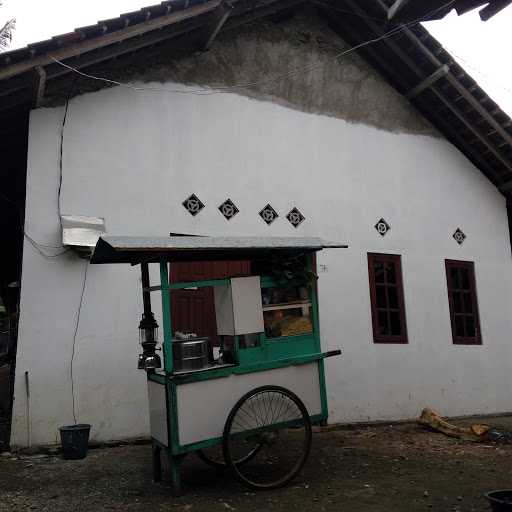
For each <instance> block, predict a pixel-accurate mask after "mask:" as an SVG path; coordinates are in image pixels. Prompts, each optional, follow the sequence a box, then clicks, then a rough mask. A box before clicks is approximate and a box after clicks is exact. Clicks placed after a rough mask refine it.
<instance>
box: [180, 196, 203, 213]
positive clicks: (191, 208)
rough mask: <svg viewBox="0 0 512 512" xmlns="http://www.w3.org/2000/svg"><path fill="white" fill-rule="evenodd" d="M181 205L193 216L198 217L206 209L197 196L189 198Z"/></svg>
mask: <svg viewBox="0 0 512 512" xmlns="http://www.w3.org/2000/svg"><path fill="white" fill-rule="evenodd" d="M181 204H182V205H183V206H184V207H185V208H186V209H187V211H188V212H189V213H190V215H192V216H196V215H197V214H198V213H199V212H200V211H201V210H202V209H203V208H204V204H203V202H202V201H201V199H199V198H198V197H197V196H196V195H195V194H192V195H191V196H189V197H187V199H185V201H183V203H181Z"/></svg>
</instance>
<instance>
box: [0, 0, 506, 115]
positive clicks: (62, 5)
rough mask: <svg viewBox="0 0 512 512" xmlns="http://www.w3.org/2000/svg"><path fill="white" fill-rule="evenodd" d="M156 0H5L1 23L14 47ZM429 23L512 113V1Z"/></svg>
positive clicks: (479, 81) (438, 36)
mask: <svg viewBox="0 0 512 512" xmlns="http://www.w3.org/2000/svg"><path fill="white" fill-rule="evenodd" d="M155 3H156V0H86V1H84V0H81V1H78V0H3V6H2V7H0V25H3V22H4V21H6V20H7V19H9V18H16V30H15V32H14V37H13V41H12V45H11V49H14V48H20V47H22V46H26V45H27V44H28V43H32V42H36V41H42V40H44V39H49V38H50V37H52V36H55V35H58V34H63V33H66V32H70V31H72V30H73V29H74V28H76V27H81V26H85V25H91V24H93V23H96V22H97V21H99V20H104V19H108V18H114V17H116V16H118V15H119V14H121V13H125V12H130V11H134V10H137V9H140V8H141V7H144V6H147V5H153V4H155ZM425 26H426V27H427V28H428V30H429V31H430V32H431V33H432V35H433V36H434V37H436V38H437V39H438V40H439V41H440V42H441V44H442V45H443V46H444V47H445V48H446V49H447V50H448V51H449V52H450V53H451V54H452V55H453V57H455V58H456V60H457V61H458V62H459V64H460V65H461V66H462V67H463V68H464V69H465V70H466V71H467V72H468V73H469V74H470V75H472V76H473V78H475V80H477V82H478V83H479V84H480V85H481V86H482V87H483V89H484V90H485V91H486V92H487V94H489V96H491V98H492V99H494V100H495V101H496V102H497V103H498V104H499V105H500V107H501V108H502V109H503V110H505V111H506V112H507V113H508V114H509V115H511V116H512V59H510V57H509V52H507V49H510V48H512V5H511V6H509V7H507V8H506V9H505V10H504V11H502V12H501V13H500V14H498V15H497V16H495V17H494V18H491V20H489V21H486V22H482V21H480V18H479V16H478V11H477V10H475V11H473V12H471V13H468V14H465V15H463V16H460V17H459V16H457V15H456V14H455V13H452V14H450V15H449V16H447V17H446V18H444V19H443V20H441V21H435V22H429V23H426V24H425Z"/></svg>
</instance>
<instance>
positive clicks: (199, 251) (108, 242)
mask: <svg viewBox="0 0 512 512" xmlns="http://www.w3.org/2000/svg"><path fill="white" fill-rule="evenodd" d="M347 247H348V245H346V244H341V243H335V242H329V241H326V240H322V239H321V238H315V237H312V238H298V237H212V236H170V237H138V236H103V237H100V239H99V240H98V243H97V244H96V248H95V249H94V253H93V255H92V258H91V263H131V264H137V263H141V262H146V263H150V262H158V261H161V259H162V258H163V259H166V260H168V261H215V260H217V261H222V260H233V259H236V260H239V259H240V260H241V259H251V258H255V257H269V256H273V255H280V256H287V255H296V254H298V253H310V252H316V251H321V250H322V249H327V248H347Z"/></svg>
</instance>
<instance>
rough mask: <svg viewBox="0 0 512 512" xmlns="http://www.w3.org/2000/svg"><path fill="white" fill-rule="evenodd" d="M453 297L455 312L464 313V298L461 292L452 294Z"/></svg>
mask: <svg viewBox="0 0 512 512" xmlns="http://www.w3.org/2000/svg"><path fill="white" fill-rule="evenodd" d="M452 297H453V310H454V311H455V313H464V311H463V310H462V300H461V294H460V293H459V292H454V293H453V294H452Z"/></svg>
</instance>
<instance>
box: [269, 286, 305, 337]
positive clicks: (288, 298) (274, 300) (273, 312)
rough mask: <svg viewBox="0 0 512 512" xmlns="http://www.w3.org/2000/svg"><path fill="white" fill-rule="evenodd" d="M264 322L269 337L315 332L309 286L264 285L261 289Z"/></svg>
mask: <svg viewBox="0 0 512 512" xmlns="http://www.w3.org/2000/svg"><path fill="white" fill-rule="evenodd" d="M261 300H262V304H263V322H264V328H265V336H266V338H267V339H275V338H281V337H285V336H286V337H287V336H298V335H303V334H310V333H312V332H313V319H312V309H311V298H310V296H309V291H308V287H307V286H304V285H301V286H287V287H283V288H281V287H264V288H262V289H261Z"/></svg>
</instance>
